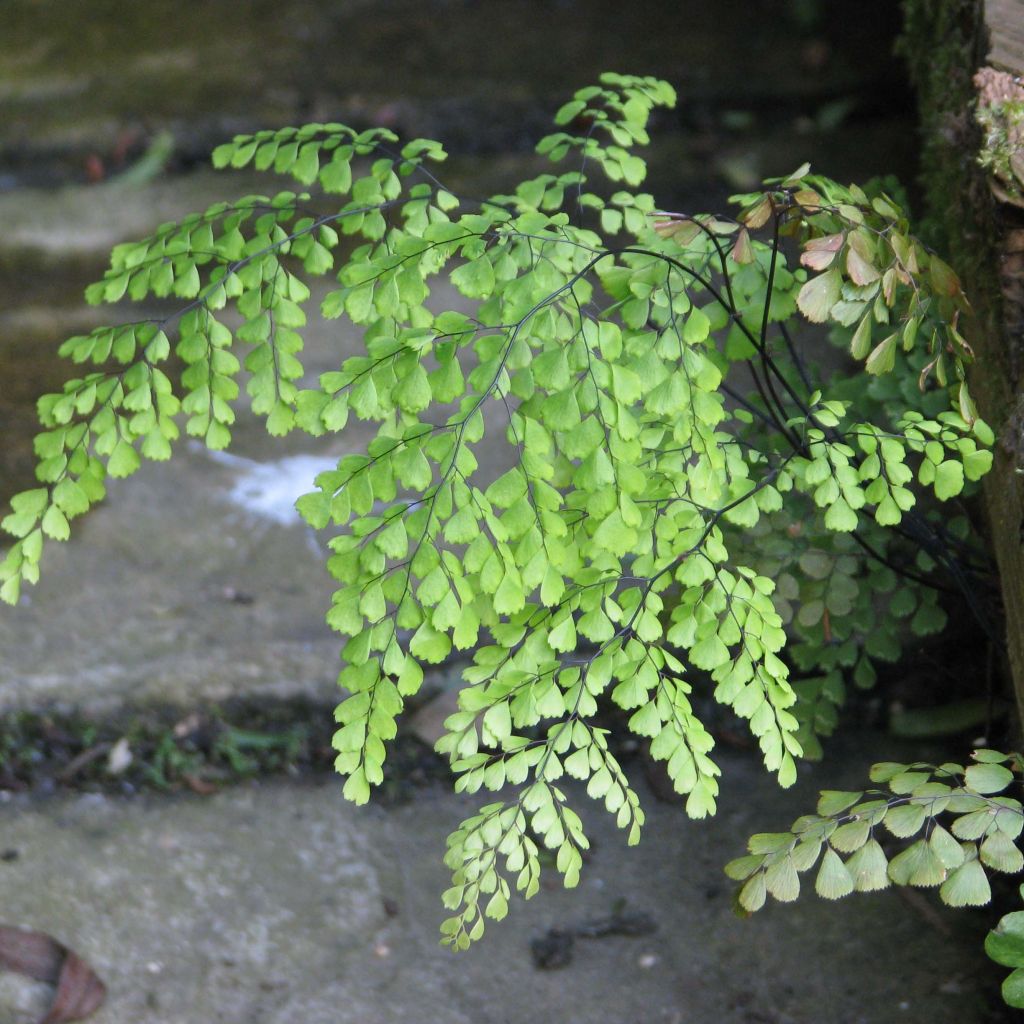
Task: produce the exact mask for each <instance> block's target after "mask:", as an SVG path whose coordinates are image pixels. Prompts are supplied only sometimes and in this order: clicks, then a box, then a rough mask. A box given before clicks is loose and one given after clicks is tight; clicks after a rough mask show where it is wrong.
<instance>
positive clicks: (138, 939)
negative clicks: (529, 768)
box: [0, 736, 993, 1024]
mask: <svg viewBox="0 0 1024 1024" xmlns="http://www.w3.org/2000/svg"><path fill="white" fill-rule="evenodd" d="M880 739H881V738H880V737H870V736H869V737H857V739H856V743H857V744H858V745H859V746H860V747H861V748H863V747H865V746H868V747H877V746H878V743H879V741H880ZM885 742H886V743H887V744H888V743H889V741H885ZM890 752H891V751H890ZM868 756H869V754H868V752H867V751H866V750H865V751H863V752H862V753H861V755H860V757H851V758H850V760H851V761H852V762H853V763H852V764H851V765H850V767H849V768H848V769H847V771H846V772H845V774H846V776H847V777H846V780H845V781H846V783H853V782H854V781H855V780H856V779H857V778H858V777H859V776H860V773H861V772H863V770H864V768H865V766H866V763H867V760H868ZM723 761H724V768H725V777H726V784H725V793H726V796H725V798H724V800H723V807H722V810H721V812H720V815H719V817H717V818H715V819H712V820H711V821H709V822H703V823H695V822H690V821H687V820H686V819H685V817H684V816H683V814H682V812H681V811H680V810H679V809H677V808H671V807H666V806H665V805H659V804H656V803H654V801H653V800H651V799H650V798H649V797H647V799H646V804H647V809H648V811H649V814H650V819H649V824H648V827H647V830H646V834H645V837H644V839H643V840H642V842H641V844H640V845H639V846H638V847H636V848H634V849H632V850H629V849H627V848H626V847H625V844H624V842H623V839H622V836H621V835H620V834H619V833H617V832H616V830H615V829H614V826H613V824H612V823H611V821H610V819H608V817H607V816H606V815H605V814H604V813H603V812H600V811H598V810H594V809H593V808H592V807H591V806H590V805H589V804H588V802H587V801H586V800H585V798H584V799H583V800H582V801H580V805H581V806H583V810H584V812H585V820H586V821H587V822H588V825H589V830H590V834H591V835H592V837H593V838H594V846H595V848H594V852H593V857H592V859H591V861H590V863H589V864H588V865H587V866H586V868H585V870H584V875H583V880H582V882H581V885H580V887H579V889H577V890H575V891H573V892H567V891H565V890H562V889H561V888H560V887H559V885H558V882H557V879H556V878H555V876H554V873H553V871H552V872H551V877H549V878H548V882H549V883H550V885H545V886H544V887H543V888H542V891H541V893H540V894H539V895H538V896H537V897H536V898H535V899H534V900H533V901H531V902H530V903H527V904H523V903H522V902H520V901H516V902H514V903H513V905H512V910H511V913H510V916H509V918H508V919H507V920H506V921H504V922H502V923H501V924H490V925H489V926H488V930H487V935H486V936H485V939H484V941H483V942H482V943H481V944H479V945H478V946H476V947H475V948H474V949H472V950H471V951H470V952H469V953H467V954H462V955H459V956H453V955H452V954H450V953H448V952H447V951H446V950H444V949H442V948H440V947H439V946H438V944H437V925H438V923H439V921H440V920H441V917H442V916H443V910H442V908H441V906H440V901H439V898H438V897H439V893H440V891H441V889H442V888H443V887H444V886H445V884H446V876H445V869H444V867H443V866H442V864H441V853H442V851H443V846H444V837H445V834H446V833H447V831H449V830H450V829H451V828H452V827H454V825H455V824H456V823H457V821H458V820H459V819H460V818H461V817H463V816H464V815H466V814H467V813H470V812H471V811H472V809H473V808H474V807H475V806H476V805H475V802H470V801H469V800H467V799H465V798H457V797H455V796H453V795H451V794H450V793H448V792H445V791H442V790H436V789H432V790H425V791H423V793H422V794H421V795H420V796H419V797H418V798H417V800H416V801H415V802H414V803H412V804H410V805H407V806H405V807H401V808H398V809H391V810H388V811H382V810H380V809H378V808H375V807H373V806H370V807H369V808H364V809H356V808H353V807H351V806H349V805H347V804H345V803H344V802H343V801H342V800H341V793H340V787H339V785H338V784H337V783H336V782H335V781H331V782H328V783H326V784H324V785H322V786H319V787H316V786H301V787H300V786H292V785H280V784H272V785H269V784H264V785H260V786H253V787H251V788H250V787H246V788H238V789H232V790H227V791H224V792H222V793H220V794H218V795H216V796H214V797H212V798H208V799H201V798H185V799H180V800H162V801H144V800H142V799H137V800H133V801H129V802H125V801H117V800H109V799H105V798H102V797H98V796H83V797H80V798H77V799H69V800H60V801H53V802H43V803H36V804H31V803H21V802H19V801H11V802H9V803H8V804H6V805H5V806H0V835H2V837H3V839H2V845H3V847H5V848H7V849H13V850H17V851H18V856H17V859H16V860H13V861H5V862H0V907H2V908H3V909H2V912H0V917H2V918H3V920H4V921H5V922H6V923H16V924H19V925H22V926H25V927H32V928H39V929H42V930H44V931H48V932H50V933H52V934H54V935H56V936H57V937H58V938H60V939H62V940H63V941H65V942H67V943H68V944H69V945H71V946H72V947H73V948H75V949H76V950H77V951H79V952H80V953H81V954H82V955H84V956H85V957H86V958H87V959H88V960H89V961H90V962H91V963H92V964H93V965H94V966H95V968H96V969H97V971H98V972H99V973H100V974H101V976H102V977H103V978H104V980H105V981H106V982H107V984H108V986H109V990H110V995H109V1000H108V1003H107V1005H106V1007H105V1008H104V1009H103V1010H102V1011H101V1012H100V1013H99V1014H97V1015H96V1017H95V1018H94V1019H95V1022H96V1024H128V1022H132V1024H136V1022H142V1021H145V1022H147V1024H197V1022H204V1024H205V1022H208V1021H209V1022H213V1021H217V1022H223V1024H254V1022H260V1024H295V1022H297V1021H301V1022H303V1024H348V1022H352V1024H356V1022H358V1024H399V1022H402V1024H405V1022H409V1024H419V1022H423V1024H428V1022H429V1024H470V1022H473V1024H533V1022H536V1021H537V1020H552V1021H559V1022H561V1024H621V1022H626V1021H638V1022H644V1024H655V1022H658V1024H661V1022H665V1024H820V1022H822V1021H829V1022H830V1024H895V1022H899V1021H907V1022H908V1024H911V1022H913V1024H917V1022H921V1021H926V1020H927V1021H929V1022H931V1024H947V1022H948V1024H954V1022H955V1024H974V1022H980V1021H982V1020H990V1019H991V1018H987V1017H986V1016H985V1014H984V1012H983V1004H982V998H983V996H982V993H983V992H984V991H985V989H986V987H987V986H990V985H991V983H992V980H993V979H992V977H991V975H990V972H989V971H988V970H986V969H985V968H983V967H982V965H983V963H984V960H983V957H982V955H981V952H980V948H979V945H978V926H980V924H981V923H982V922H981V921H979V920H973V921H972V920H971V919H969V918H967V919H965V918H964V917H963V916H962V912H954V911H948V910H945V909H942V908H941V907H939V906H938V903H937V901H935V906H936V913H937V915H938V923H939V925H940V926H941V925H944V924H945V923H946V922H949V923H950V924H951V925H953V926H954V927H955V928H956V929H957V931H956V932H954V933H952V934H951V935H946V934H942V933H940V932H939V931H937V930H936V927H935V924H934V923H932V922H931V921H929V920H926V919H924V918H922V917H921V916H919V914H918V913H917V912H916V911H914V910H913V909H911V908H910V907H908V905H907V904H906V903H905V902H904V901H903V900H901V899H900V897H899V896H898V895H896V894H894V893H891V892H889V893H882V894H876V895H872V896H862V897H855V898H851V899H848V900H846V901H844V902H843V903H841V904H838V905H828V904H823V903H821V902H820V901H818V900H817V899H816V898H815V897H814V896H813V894H812V895H809V896H805V897H804V898H802V899H801V901H800V902H799V903H797V904H796V905H794V906H788V907H779V906H776V907H774V908H772V909H770V910H767V911H764V912H762V913H761V914H759V915H757V916H756V917H754V918H753V919H751V920H748V921H741V920H738V919H736V918H735V917H734V916H733V915H732V913H731V910H730V886H731V883H730V882H729V881H728V880H727V879H725V878H724V876H723V875H722V874H721V861H722V860H724V859H727V858H729V857H730V856H733V855H736V854H738V853H740V852H742V850H741V844H742V841H743V839H742V837H744V836H745V835H747V834H748V833H749V832H752V831H757V830H763V829H765V828H772V827H778V826H779V825H783V824H785V823H787V822H788V821H790V820H791V819H792V818H793V817H795V816H796V815H797V814H798V813H799V812H800V811H802V810H803V809H805V808H806V807H807V806H808V803H809V802H810V800H811V799H812V791H813V789H814V788H815V786H816V785H821V784H822V783H823V779H819V780H815V779H814V778H813V775H814V774H815V773H814V772H813V771H811V772H810V773H808V777H807V778H805V779H804V780H802V781H801V783H800V785H799V786H798V789H797V792H795V793H789V794H786V793H783V792H782V791H780V790H779V789H778V788H777V787H775V786H774V784H773V783H772V782H771V781H770V780H769V779H767V778H765V777H764V775H763V773H762V772H761V770H760V769H759V767H758V766H757V764H756V763H755V761H754V760H753V759H752V758H750V757H746V756H741V755H736V754H727V755H726V756H725V757H724V758H723ZM861 762H862V763H861ZM829 781H830V782H835V781H837V780H836V779H835V778H834V777H833V778H830V780H829ZM620 900H625V901H626V903H627V905H628V907H629V908H630V909H632V910H635V911H646V912H647V913H649V914H651V915H652V916H653V917H654V919H655V921H656V923H657V931H656V932H655V933H654V934H651V935H647V936H644V937H639V938H624V937H606V938H603V939H593V940H581V939H578V940H577V942H576V947H575V955H574V957H573V960H572V962H571V964H570V965H569V966H568V967H566V968H564V969H562V970H551V971H542V970H538V969H537V968H536V967H535V966H534V965H533V963H532V960H531V956H530V951H529V942H530V939H531V938H532V937H535V936H538V935H540V934H542V933H543V932H544V931H545V930H546V929H547V928H548V927H551V926H556V927H563V928H565V927H571V926H572V925H573V924H575V923H579V922H581V921H582V920H584V919H586V918H590V917H595V916H602V915H607V914H608V913H609V912H610V910H611V909H612V907H613V905H614V904H615V903H616V902H617V901H620ZM980 916H981V915H979V917H980ZM965 924H966V926H967V927H966V933H965ZM979 968H981V970H982V973H981V974H980V975H979V973H978V970H979ZM46 995H47V991H46V990H45V989H44V988H43V987H42V986H39V985H36V984H30V983H26V982H23V981H20V980H17V979H14V978H12V977H11V976H0V1024H28V1022H29V1021H31V1020H32V1019H33V1018H32V1016H31V1011H32V1010H33V1009H38V1007H39V1005H40V1004H41V1001H43V1000H45V998H46Z"/></svg>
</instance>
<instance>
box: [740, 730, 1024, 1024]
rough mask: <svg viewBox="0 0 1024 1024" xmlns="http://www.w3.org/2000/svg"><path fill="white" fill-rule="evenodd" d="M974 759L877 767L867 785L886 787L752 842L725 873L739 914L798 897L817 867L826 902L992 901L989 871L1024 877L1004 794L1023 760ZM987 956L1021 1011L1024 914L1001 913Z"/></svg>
mask: <svg viewBox="0 0 1024 1024" xmlns="http://www.w3.org/2000/svg"><path fill="white" fill-rule="evenodd" d="M972 759H973V761H974V764H971V765H970V766H968V767H966V768H965V767H964V766H963V765H959V764H952V763H946V764H942V765H931V764H923V763H915V764H897V763H895V762H884V763H882V764H876V765H875V766H874V767H873V768H872V769H871V781H872V782H876V783H879V784H884V785H885V786H886V789H874V790H868V791H858V792H852V791H851V792H846V791H840V790H826V791H825V792H823V793H822V794H821V798H820V799H819V801H818V807H817V813H816V814H807V815H804V816H803V817H801V818H798V819H797V820H796V821H795V822H794V823H793V827H792V829H791V830H790V831H789V832H769V833H762V834H760V835H755V836H751V838H750V842H749V844H748V849H749V853H748V855H747V856H745V857H740V858H739V859H737V860H734V861H732V862H730V863H729V864H727V865H726V868H725V871H726V874H727V875H729V876H730V877H731V878H734V879H737V880H739V881H742V882H743V885H742V887H741V888H740V889H739V891H738V893H737V902H738V905H739V907H740V908H741V909H742V910H743V911H745V912H747V913H753V912H755V911H757V910H760V909H761V907H763V906H764V904H765V901H766V899H767V897H768V896H772V897H774V898H775V899H777V900H779V901H780V902H783V903H788V902H791V901H792V900H795V899H796V898H797V897H798V896H799V895H800V875H801V874H802V873H804V872H809V871H811V870H812V869H814V868H815V867H816V868H817V871H816V874H815V879H814V889H815V892H817V894H818V895H819V896H822V897H824V898H825V899H829V900H836V899H841V898H842V897H844V896H849V895H850V893H852V892H874V891H876V890H878V889H885V888H888V887H889V886H890V885H904V886H914V887H917V888H925V889H927V888H936V889H938V892H939V898H940V899H941V900H942V902H943V903H945V904H946V905H947V906H950V907H977V906H983V905H984V904H986V903H988V902H989V901H990V900H991V899H992V888H991V885H990V884H989V873H991V872H997V873H1003V874H1011V875H1012V874H1018V873H1019V872H1020V871H1021V870H1024V853H1021V850H1020V847H1019V845H1018V844H1019V842H1020V835H1021V831H1022V830H1024V807H1022V805H1021V802H1020V800H1018V799H1016V797H1011V796H1006V795H1005V793H1006V791H1007V790H1008V789H1009V787H1010V786H1011V785H1012V786H1013V791H1014V792H1017V793H1019V787H1020V780H1021V775H1022V773H1024V759H1022V757H1021V755H1020V754H1004V753H1002V752H1000V751H997V750H976V751H974V753H973V755H972ZM887 837H888V839H889V841H892V840H893V839H895V840H903V841H904V842H903V843H902V844H901V848H899V849H897V850H895V851H890V852H888V853H887V852H886V850H885V848H884V846H883V843H885V842H886V838H887ZM908 840H913V842H908ZM1021 895H1022V897H1024V888H1022V890H1021ZM985 949H986V952H988V954H989V956H991V957H992V958H993V959H994V960H996V961H997V962H998V963H1000V964H1003V965H1005V966H1007V967H1012V968H1014V971H1013V973H1012V974H1011V975H1010V976H1009V977H1008V978H1007V979H1006V982H1005V983H1004V985H1003V998H1004V999H1005V1001H1006V1002H1007V1003H1008V1004H1009V1005H1010V1006H1015V1007H1018V1008H1024V912H1022V911H1014V912H1013V913H1010V914H1007V915H1005V916H1004V917H1003V919H1002V921H1001V922H1000V924H999V926H998V927H997V928H996V929H995V930H994V931H992V932H990V933H989V936H988V938H987V940H986V942H985Z"/></svg>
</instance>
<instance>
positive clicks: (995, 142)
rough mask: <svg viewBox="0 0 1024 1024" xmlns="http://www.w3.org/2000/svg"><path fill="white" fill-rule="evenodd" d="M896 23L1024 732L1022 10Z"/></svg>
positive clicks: (945, 2) (994, 5)
mask: <svg viewBox="0 0 1024 1024" xmlns="http://www.w3.org/2000/svg"><path fill="white" fill-rule="evenodd" d="M904 18H905V24H904V34H903V38H902V41H901V48H902V50H903V53H904V56H905V57H906V58H907V61H908V64H909V66H910V72H911V79H912V81H913V84H914V87H915V88H916V90H917V94H918V102H919V106H920V113H921V127H922V151H921V157H922V167H923V173H922V184H923V186H924V190H925V204H926V207H927V219H926V222H925V231H926V233H927V234H928V235H929V237H930V238H931V240H932V241H933V242H934V244H935V245H936V246H938V247H940V248H942V249H944V250H945V251H946V252H948V253H949V255H950V256H951V258H952V261H953V263H954V265H955V266H956V268H957V270H958V272H959V273H960V275H961V277H962V278H963V282H964V287H965V289H966V291H967V294H968V296H969V297H970V299H971V302H972V303H973V305H974V315H973V316H972V317H969V318H968V319H967V320H966V321H964V322H962V325H961V326H962V328H963V333H964V334H965V336H966V337H967V339H968V341H969V342H970V344H971V346H972V347H973V349H974V351H975V354H976V361H975V364H974V365H973V367H972V368H971V372H970V386H971V391H972V394H973V395H974V397H975V399H976V401H977V404H978V410H979V413H980V415H981V416H982V418H983V419H984V420H985V421H986V422H987V423H989V424H990V425H991V427H992V428H993V430H994V431H995V433H996V438H997V440H996V445H995V452H994V456H995V458H994V463H993V468H992V471H991V473H990V474H989V475H988V476H987V477H986V479H985V484H984V498H985V507H986V512H987V519H988V530H989V540H990V545H991V548H992V551H993V553H994V555H995V559H996V563H997V566H998V570H999V576H1000V585H1001V589H1002V596H1003V607H1004V614H1005V635H1006V646H1007V656H1008V663H1009V672H1010V676H1011V678H1012V681H1013V686H1014V691H1015V694H1016V700H1017V709H1018V713H1019V718H1020V720H1021V721H1024V88H1022V87H1021V86H1020V85H1018V84H1017V82H1016V81H1015V76H1019V75H1024V0H987V2H984V0H904ZM1016 104H1020V106H1019V108H1018V107H1016ZM1017 110H1019V112H1020V114H1019V117H1020V120H1019V122H1018V121H1016V120H1015V119H1016V117H1017V116H1018V115H1017V113H1016V112H1017Z"/></svg>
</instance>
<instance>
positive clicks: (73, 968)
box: [0, 925, 107, 1024]
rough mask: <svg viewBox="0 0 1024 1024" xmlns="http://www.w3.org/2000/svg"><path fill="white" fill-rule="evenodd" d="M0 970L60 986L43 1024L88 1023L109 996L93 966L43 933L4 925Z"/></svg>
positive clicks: (0, 940) (41, 1022) (0, 942)
mask: <svg viewBox="0 0 1024 1024" xmlns="http://www.w3.org/2000/svg"><path fill="white" fill-rule="evenodd" d="M0 967H4V968H6V969H7V970H9V971H15V972H16V973H18V974H24V975H25V976H26V977H29V978H34V979H35V980H36V981H43V982H47V983H48V984H50V985H55V986H56V988H57V992H56V994H55V995H54V997H53V1004H52V1005H51V1006H50V1009H49V1012H48V1013H47V1014H46V1016H45V1017H43V1019H42V1020H41V1021H40V1022H39V1024H65V1022H69V1021H75V1020H84V1019H85V1018H86V1017H88V1016H89V1015H90V1014H92V1013H95V1012H96V1011H97V1010H98V1009H99V1008H100V1007H101V1006H102V1005H103V1000H104V999H105V998H106V995H107V987H106V986H105V985H104V984H103V982H102V981H100V979H99V977H98V975H97V974H96V972H95V971H94V970H93V969H92V968H91V967H90V966H89V964H87V963H86V962H85V961H84V960H83V959H82V958H81V957H80V956H79V955H78V954H77V953H75V952H74V951H73V950H70V949H68V948H67V946H64V945H62V944H61V943H60V942H58V941H57V940H56V939H54V938H52V937H51V936H49V935H46V934H44V933H43V932H33V931H28V930H26V929H24V928H9V927H6V926H4V925H0Z"/></svg>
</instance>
